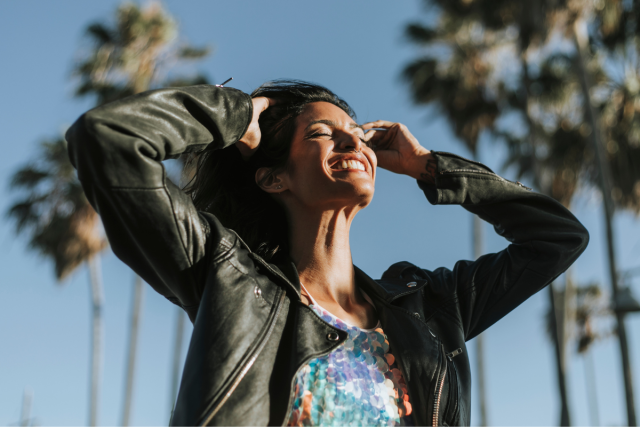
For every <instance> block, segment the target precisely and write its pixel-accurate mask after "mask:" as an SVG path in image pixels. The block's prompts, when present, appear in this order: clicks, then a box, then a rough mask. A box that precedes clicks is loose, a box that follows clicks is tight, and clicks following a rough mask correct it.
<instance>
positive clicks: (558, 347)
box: [520, 52, 571, 426]
mask: <svg viewBox="0 0 640 427" xmlns="http://www.w3.org/2000/svg"><path fill="white" fill-rule="evenodd" d="M525 55H526V54H525V52H520V61H521V66H522V84H523V85H524V90H523V95H524V113H525V114H524V115H525V117H526V119H527V124H528V126H529V138H530V145H531V147H532V149H533V155H534V159H535V161H534V164H533V168H534V179H535V180H536V181H537V182H536V184H537V185H538V187H539V188H540V191H542V193H544V194H547V195H549V196H550V195H551V194H550V193H551V191H550V189H549V188H548V186H547V185H546V182H545V180H544V176H543V174H542V171H541V168H540V164H539V162H538V160H537V154H536V153H537V143H538V141H537V139H536V125H535V123H534V122H533V120H532V119H531V115H530V114H529V89H530V87H531V78H530V76H529V67H528V64H527V60H526V57H525ZM547 288H548V291H547V292H548V296H549V306H550V307H551V312H552V313H553V316H552V319H551V321H552V330H553V331H552V338H553V346H554V353H555V361H556V378H557V380H558V393H559V394H560V425H561V426H569V425H571V416H570V412H569V396H568V395H567V377H566V372H565V365H564V362H563V360H564V356H563V355H564V340H561V339H560V337H561V335H564V334H558V312H557V311H556V303H555V293H554V290H553V283H551V284H550V285H549V286H547ZM563 317H564V315H563Z"/></svg>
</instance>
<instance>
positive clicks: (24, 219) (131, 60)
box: [8, 3, 210, 426]
mask: <svg viewBox="0 0 640 427" xmlns="http://www.w3.org/2000/svg"><path fill="white" fill-rule="evenodd" d="M177 34H178V28H177V26H176V23H175V21H174V20H173V18H171V16H170V15H169V14H168V13H167V12H166V11H164V10H163V9H162V7H161V6H160V4H159V3H149V4H148V5H147V6H146V7H144V8H139V7H138V6H136V5H135V4H131V3H127V4H124V5H122V6H120V7H119V8H118V9H117V11H116V17H115V20H114V23H113V24H109V23H94V24H91V25H90V26H89V27H88V28H87V36H88V37H87V42H88V43H87V46H86V47H85V49H84V50H83V51H82V52H81V60H80V61H79V62H78V63H77V64H76V66H75V67H74V76H75V77H76V79H77V87H76V92H75V94H76V96H77V97H85V96H91V97H94V99H95V102H96V104H97V105H100V104H103V103H105V102H109V101H113V100H116V99H119V98H121V97H124V96H127V95H132V94H135V93H138V92H141V91H144V90H147V89H151V88H157V87H164V86H184V85H189V84H200V83H207V80H206V78H205V77H203V76H200V75H196V76H187V77H185V76H183V75H177V76H176V75H174V74H173V73H172V71H173V70H174V69H175V68H176V67H177V66H181V65H184V64H185V62H186V61H189V60H197V59H200V58H203V57H204V56H206V55H208V54H209V52H210V49H209V48H207V47H195V46H192V45H189V44H187V43H184V42H183V41H180V40H178V39H177ZM11 185H12V188H13V189H15V190H21V191H23V193H25V196H24V197H23V198H22V199H20V200H18V201H17V202H16V203H15V204H14V205H13V206H11V208H10V209H9V212H8V213H9V216H11V217H13V218H14V219H16V230H17V232H19V233H27V234H29V236H30V247H31V248H32V249H34V250H36V251H38V252H39V253H41V254H43V255H45V256H47V257H50V258H52V259H53V260H54V263H55V269H56V277H57V278H58V279H59V280H63V279H64V278H65V277H67V276H68V275H69V274H70V273H71V272H72V271H74V270H75V269H76V268H77V267H78V266H79V265H80V264H82V263H83V262H87V263H88V265H89V271H90V284H91V295H92V313H93V315H92V317H93V327H92V340H91V341H92V344H91V354H92V356H91V360H92V362H91V376H90V378H91V379H90V397H89V401H90V405H89V420H88V424H89V425H92V426H93V425H95V424H96V423H97V416H98V397H99V389H100V375H101V374H100V373H101V364H102V351H103V350H102V334H103V326H102V307H103V301H104V292H103V289H102V280H101V274H100V264H99V260H100V259H99V257H97V256H96V255H97V254H98V253H99V252H100V251H101V250H103V249H104V248H106V246H107V241H106V239H105V238H104V236H103V234H102V232H101V230H100V229H99V218H98V215H97V214H96V212H95V211H94V210H93V208H92V207H91V206H90V205H89V203H88V201H87V200H86V198H85V196H84V192H83V191H82V188H81V186H80V183H79V181H78V180H77V178H76V173H75V170H74V168H73V166H72V165H71V163H70V162H69V159H68V155H67V150H66V142H65V140H64V139H63V138H58V139H55V140H52V141H45V142H43V143H42V144H41V150H40V157H39V158H38V159H36V160H35V161H34V162H33V163H32V164H28V165H26V166H24V167H23V168H21V169H20V170H18V171H17V172H16V173H15V175H14V176H13V179H12V182H11ZM143 290H144V287H143V284H142V280H141V279H140V278H138V277H136V280H135V281H134V298H133V306H132V313H131V324H130V325H131V326H130V336H129V345H128V357H127V360H128V362H127V368H126V377H125V393H124V405H123V416H122V424H123V425H128V424H129V419H130V414H131V404H132V400H133V399H132V397H133V384H134V383H133V379H134V377H135V359H136V347H137V337H138V331H139V322H140V317H141V310H142V301H143ZM182 324H184V322H182ZM176 345H180V346H181V345H182V340H180V342H179V343H177V344H176Z"/></svg>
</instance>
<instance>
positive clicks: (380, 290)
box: [271, 257, 427, 303]
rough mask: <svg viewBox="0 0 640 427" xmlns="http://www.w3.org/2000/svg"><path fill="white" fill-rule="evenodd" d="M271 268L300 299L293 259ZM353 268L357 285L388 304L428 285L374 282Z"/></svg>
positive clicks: (398, 280) (413, 281)
mask: <svg viewBox="0 0 640 427" xmlns="http://www.w3.org/2000/svg"><path fill="white" fill-rule="evenodd" d="M271 266H272V267H274V268H275V269H276V270H278V271H279V272H281V273H282V274H283V276H284V277H286V278H287V279H288V282H289V283H288V284H289V285H290V286H291V287H292V288H293V290H294V291H295V292H296V294H297V295H298V298H300V276H299V275H298V269H297V268H296V266H295V264H294V263H293V261H292V260H291V258H289V257H286V259H284V260H282V262H279V263H278V265H277V266H276V265H273V264H271ZM353 268H354V270H355V276H356V284H357V285H358V286H361V287H362V288H363V289H364V291H365V292H366V293H367V294H368V295H370V296H371V297H372V298H373V297H374V296H375V297H377V298H379V299H382V300H383V301H385V302H388V303H390V302H392V301H393V300H395V299H396V298H399V297H401V296H403V295H408V294H412V293H414V292H416V291H418V290H420V289H422V288H423V287H424V286H425V285H426V284H427V281H426V280H418V279H403V278H400V277H399V278H385V279H379V280H373V279H372V278H371V277H369V276H368V275H367V274H366V273H365V272H364V271H362V270H360V269H359V268H358V267H356V266H355V265H354V266H353Z"/></svg>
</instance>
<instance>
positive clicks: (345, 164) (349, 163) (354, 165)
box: [338, 160, 366, 171]
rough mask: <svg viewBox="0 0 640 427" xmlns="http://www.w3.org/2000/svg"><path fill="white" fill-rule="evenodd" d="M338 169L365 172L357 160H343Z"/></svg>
mask: <svg viewBox="0 0 640 427" xmlns="http://www.w3.org/2000/svg"><path fill="white" fill-rule="evenodd" d="M338 169H358V170H361V171H366V169H365V167H364V165H363V164H362V163H360V162H359V161H357V160H343V161H342V162H341V163H338Z"/></svg>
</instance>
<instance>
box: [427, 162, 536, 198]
mask: <svg viewBox="0 0 640 427" xmlns="http://www.w3.org/2000/svg"><path fill="white" fill-rule="evenodd" d="M431 154H432V155H433V157H434V159H435V160H436V173H435V177H434V178H435V185H430V184H428V183H426V182H424V181H420V180H418V186H419V187H420V188H421V189H422V191H424V194H425V196H426V197H427V200H428V201H429V203H431V204H432V205H450V204H459V205H464V204H478V203H483V202H488V201H498V200H497V199H506V198H511V197H512V196H514V195H515V194H518V193H520V192H522V191H527V190H531V189H530V188H528V187H525V186H524V185H522V184H521V183H519V182H512V181H509V180H506V179H504V178H502V177H500V176H498V175H496V174H495V173H494V172H493V171H492V170H491V169H490V168H488V167H487V166H485V165H483V164H482V163H479V162H475V161H473V160H469V159H465V158H464V157H460V156H457V155H455V154H451V153H446V152H443V151H432V152H431Z"/></svg>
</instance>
